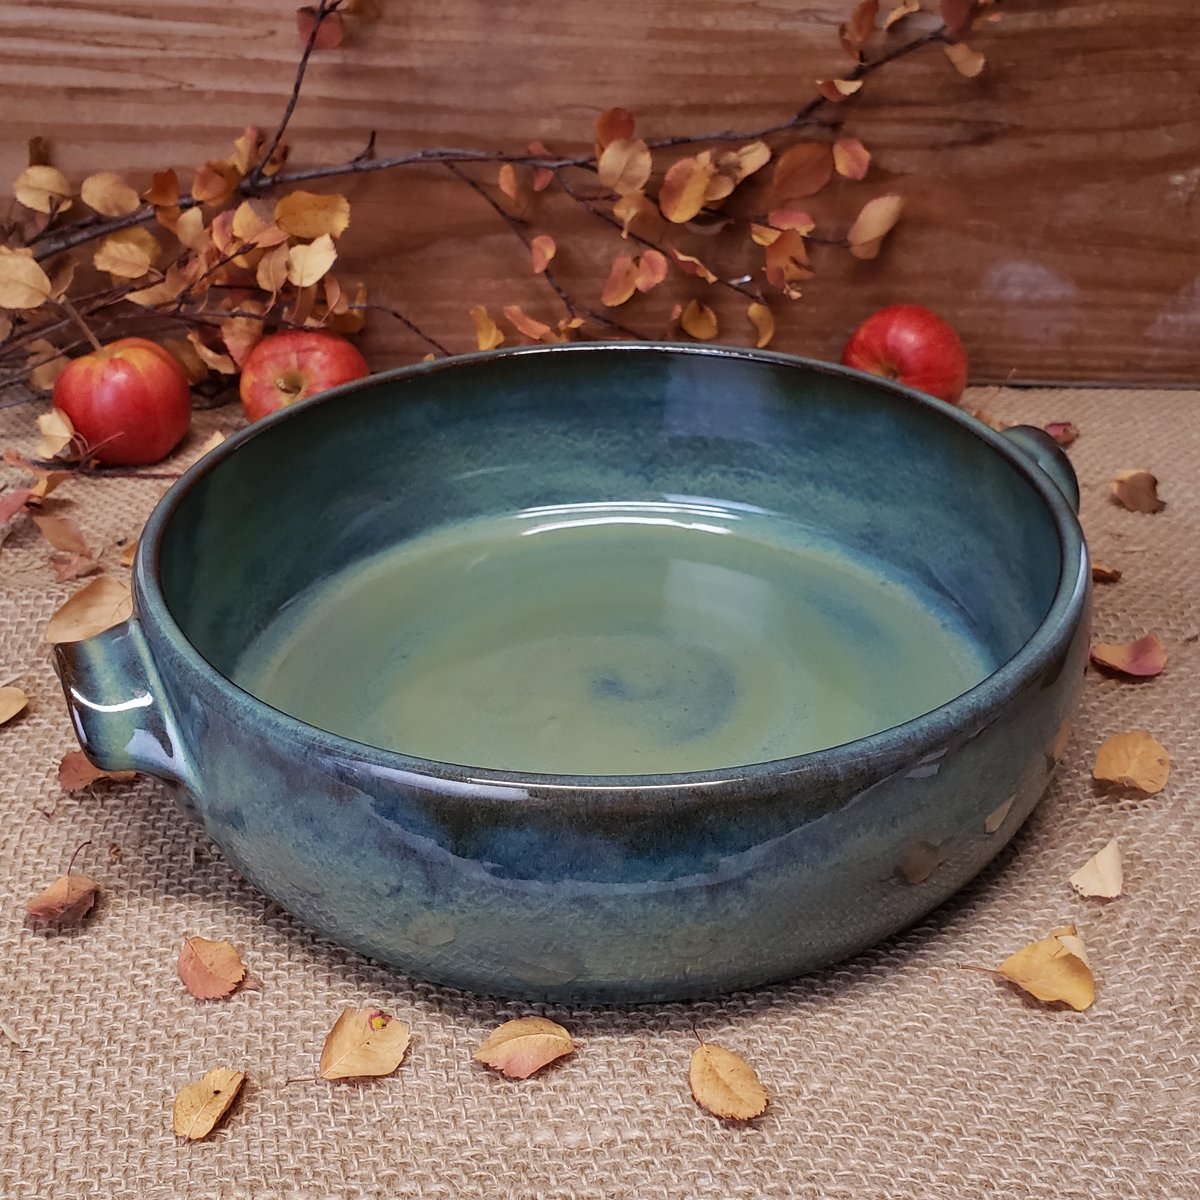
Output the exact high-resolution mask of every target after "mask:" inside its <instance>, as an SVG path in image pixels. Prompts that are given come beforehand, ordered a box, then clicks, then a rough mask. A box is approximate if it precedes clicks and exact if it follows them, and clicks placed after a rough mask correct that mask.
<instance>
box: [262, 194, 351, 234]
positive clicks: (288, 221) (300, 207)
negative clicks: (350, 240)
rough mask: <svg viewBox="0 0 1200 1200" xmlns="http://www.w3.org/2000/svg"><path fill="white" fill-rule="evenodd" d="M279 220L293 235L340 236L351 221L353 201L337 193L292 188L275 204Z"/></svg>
mask: <svg viewBox="0 0 1200 1200" xmlns="http://www.w3.org/2000/svg"><path fill="white" fill-rule="evenodd" d="M275 224H276V225H278V226H279V228H280V229H282V230H283V231H284V232H285V233H289V234H291V236H292V237H298V238H306V239H307V238H318V237H320V236H321V235H322V234H328V235H329V236H330V237H338V236H339V235H340V234H341V233H343V232H344V231H345V229H346V226H347V225H349V224H350V202H349V201H348V200H347V199H346V197H345V196H340V195H336V194H335V195H332V196H323V195H318V194H317V193H315V192H299V191H297V192H291V193H289V194H288V195H286V196H284V198H283V199H282V200H280V201H279V203H278V204H276V205H275Z"/></svg>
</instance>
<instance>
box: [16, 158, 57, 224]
mask: <svg viewBox="0 0 1200 1200" xmlns="http://www.w3.org/2000/svg"><path fill="white" fill-rule="evenodd" d="M13 195H14V196H15V197H16V199H17V203H18V204H23V205H24V206H25V207H26V208H32V209H33V211H34V212H40V213H50V212H66V211H67V209H68V208H70V207H71V185H70V184H69V183H68V182H67V177H66V176H65V175H64V174H63V173H62V172H61V171H60V170H58V168H57V167H45V166H38V167H26V168H25V170H23V171H22V172H21V173H20V175H18V176H17V178H16V180H15V181H14V183H13Z"/></svg>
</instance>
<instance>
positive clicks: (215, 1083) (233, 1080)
mask: <svg viewBox="0 0 1200 1200" xmlns="http://www.w3.org/2000/svg"><path fill="white" fill-rule="evenodd" d="M245 1082H246V1073H245V1072H244V1071H235V1070H233V1068H232V1067H214V1068H213V1069H212V1070H211V1071H209V1072H208V1073H207V1074H206V1075H205V1076H204V1078H203V1079H201V1080H200V1081H199V1082H198V1083H189V1084H185V1085H184V1086H183V1087H182V1088H180V1090H179V1095H177V1096H176V1097H175V1105H174V1107H173V1109H172V1110H171V1125H172V1128H173V1129H174V1130H175V1133H176V1134H177V1135H178V1136H179V1137H181V1138H187V1139H188V1140H189V1141H196V1140H198V1139H199V1138H205V1137H208V1135H209V1134H210V1133H212V1131H213V1129H214V1128H215V1127H216V1124H217V1122H218V1121H219V1120H220V1119H221V1118H222V1117H223V1116H224V1115H225V1114H226V1113H227V1112H228V1111H229V1109H230V1106H231V1105H232V1104H233V1102H234V1100H236V1099H237V1094H238V1092H240V1091H241V1090H242V1084H243V1083H245Z"/></svg>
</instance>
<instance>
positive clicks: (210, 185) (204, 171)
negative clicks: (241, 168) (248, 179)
mask: <svg viewBox="0 0 1200 1200" xmlns="http://www.w3.org/2000/svg"><path fill="white" fill-rule="evenodd" d="M239 179H240V177H239V175H238V173H237V170H236V169H235V168H234V167H231V166H230V165H229V164H228V163H225V162H215V161H214V162H206V163H205V164H204V165H203V166H200V167H197V168H196V173H195V175H194V176H193V177H192V199H193V200H195V201H196V202H197V203H198V204H211V205H213V206H214V207H217V208H219V207H221V206H222V205H225V204H228V203H229V201H230V200H232V199H233V193H234V189H235V188H236V187H237V185H238V182H239Z"/></svg>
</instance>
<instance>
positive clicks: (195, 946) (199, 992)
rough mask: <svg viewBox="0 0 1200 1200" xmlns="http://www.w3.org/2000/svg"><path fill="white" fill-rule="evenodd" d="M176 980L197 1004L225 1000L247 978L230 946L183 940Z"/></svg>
mask: <svg viewBox="0 0 1200 1200" xmlns="http://www.w3.org/2000/svg"><path fill="white" fill-rule="evenodd" d="M176 965H177V968H178V971H179V978H180V979H181V980H182V981H183V986H184V987H186V988H187V990H188V991H189V992H191V994H192V995H193V996H195V997H196V999H197V1000H224V999H225V997H226V996H228V995H230V994H231V993H232V992H233V989H234V988H235V987H237V985H238V984H239V983H241V982H242V980H243V979H244V978H245V977H246V968H245V966H244V965H243V963H242V960H241V958H240V957H239V956H238V952H237V951H236V950H235V949H234V948H233V946H232V945H231V944H230V943H229V942H225V941H221V942H214V941H209V939H208V938H202V937H185V938H184V939H183V946H182V948H181V949H180V951H179V961H178V963H177V964H176Z"/></svg>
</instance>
